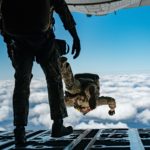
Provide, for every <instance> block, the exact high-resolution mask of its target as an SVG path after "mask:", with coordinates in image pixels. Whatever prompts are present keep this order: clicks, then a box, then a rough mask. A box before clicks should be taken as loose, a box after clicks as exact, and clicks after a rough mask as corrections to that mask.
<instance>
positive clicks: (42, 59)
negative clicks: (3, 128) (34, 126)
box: [2, 0, 75, 126]
mask: <svg viewBox="0 0 150 150" xmlns="http://www.w3.org/2000/svg"><path fill="white" fill-rule="evenodd" d="M5 2H9V3H8V4H9V5H8V4H7V5H5ZM26 2H27V3H26ZM38 2H39V3H41V4H42V5H41V6H43V3H44V4H45V9H46V10H47V11H48V12H49V10H50V15H47V14H46V12H47V11H46V10H43V12H41V14H39V9H41V6H40V5H39V6H37V7H35V8H33V7H32V6H34V5H36V0H32V1H31V3H34V5H33V4H31V6H30V5H27V4H28V3H29V2H28V0H27V1H24V3H23V4H22V1H20V0H13V1H8V0H5V1H4V4H3V7H2V11H3V16H4V31H5V32H6V34H8V35H9V36H10V37H11V40H12V41H11V42H13V44H14V47H13V59H12V58H11V60H12V63H13V66H14V68H15V88H14V94H13V110H14V125H15V126H26V125H27V120H28V111H29V95H30V88H29V86H30V82H31V78H32V73H31V72H32V66H33V62H34V60H36V61H37V62H38V63H39V64H40V66H41V68H42V70H43V72H44V74H45V76H46V81H47V88H48V96H49V104H50V111H51V119H53V120H56V119H60V118H64V117H66V116H67V111H66V106H65V103H64V94H63V86H62V78H61V72H60V68H59V65H58V64H59V63H58V57H59V53H58V51H57V49H56V46H55V44H56V43H55V36H54V33H53V29H52V27H53V18H52V16H53V11H54V10H55V11H56V12H57V13H58V14H59V16H60V18H61V20H62V21H63V23H64V27H65V29H67V30H69V29H71V28H74V26H75V21H74V19H73V17H72V15H71V14H70V12H69V10H68V7H67V5H66V3H65V2H64V1H63V0H57V1H55V0H51V1H50V2H51V5H50V6H49V5H47V3H48V2H49V1H48V0H38ZM14 3H16V4H17V3H20V6H22V5H26V9H27V11H26V13H27V16H28V18H26V17H27V16H26V17H24V15H25V14H21V9H22V8H18V7H15V5H14ZM12 6H14V7H13V9H14V10H13V11H11V10H12V9H11V8H12ZM23 8H25V7H24V6H23ZM62 8H63V9H62ZM17 10H18V11H20V14H17V13H16V12H15V11H17ZM29 12H30V13H31V12H32V13H31V14H29ZM34 15H35V16H34ZM7 16H11V18H9V19H7V18H8V17H7ZM36 16H38V17H41V19H39V18H38V17H37V18H36ZM42 16H48V17H50V18H42ZM39 20H40V21H43V22H45V20H48V22H47V26H45V27H43V26H42V25H43V22H39V23H38V21H39ZM15 21H16V22H15ZM36 25H39V26H36ZM40 25H41V26H40ZM35 27H36V28H35ZM41 27H43V28H41ZM11 57H12V56H11Z"/></svg>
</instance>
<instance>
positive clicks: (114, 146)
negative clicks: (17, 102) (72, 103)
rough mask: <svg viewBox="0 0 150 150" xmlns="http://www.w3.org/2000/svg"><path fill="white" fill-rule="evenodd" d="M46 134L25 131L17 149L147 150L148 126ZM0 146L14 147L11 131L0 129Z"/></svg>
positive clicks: (47, 132) (148, 149)
mask: <svg viewBox="0 0 150 150" xmlns="http://www.w3.org/2000/svg"><path fill="white" fill-rule="evenodd" d="M50 134H51V133H50V131H49V130H38V131H27V146H26V147H24V148H21V149H53V150H55V149H56V150H59V149H60V150H63V149H64V150H79V149H83V150H84V149H85V150H88V149H91V150H99V149H101V150H120V149H122V150H150V129H87V130H74V132H73V133H72V134H71V135H69V136H65V137H61V138H52V137H51V136H50ZM0 149H4V150H6V149H17V148H15V145H14V137H13V132H4V131H0ZM19 149H20V148H19Z"/></svg>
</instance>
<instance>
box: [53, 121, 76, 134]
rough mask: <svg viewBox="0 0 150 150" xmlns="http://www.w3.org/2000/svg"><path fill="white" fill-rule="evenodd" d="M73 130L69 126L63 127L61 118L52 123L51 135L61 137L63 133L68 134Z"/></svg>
mask: <svg viewBox="0 0 150 150" xmlns="http://www.w3.org/2000/svg"><path fill="white" fill-rule="evenodd" d="M72 132H73V128H72V127H71V126H68V127H65V126H63V120H62V119H58V120H54V123H53V125H52V134H51V136H52V137H62V136H65V135H69V134H71V133H72Z"/></svg>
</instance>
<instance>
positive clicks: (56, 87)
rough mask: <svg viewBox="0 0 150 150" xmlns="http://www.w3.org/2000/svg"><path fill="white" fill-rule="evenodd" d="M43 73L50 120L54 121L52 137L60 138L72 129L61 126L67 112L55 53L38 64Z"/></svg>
mask: <svg viewBox="0 0 150 150" xmlns="http://www.w3.org/2000/svg"><path fill="white" fill-rule="evenodd" d="M40 65H41V67H42V69H43V71H44V74H45V76H46V81H47V87H48V96H49V104H50V111H51V119H52V120H54V123H53V126H52V136H53V137H60V136H64V135H68V134H70V133H72V127H67V128H66V127H64V126H63V118H65V117H67V110H66V106H65V102H64V93H63V84H62V78H61V73H60V66H59V59H58V54H57V51H54V53H53V54H52V57H51V58H50V59H49V60H48V61H45V62H40Z"/></svg>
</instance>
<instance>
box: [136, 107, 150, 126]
mask: <svg viewBox="0 0 150 150" xmlns="http://www.w3.org/2000/svg"><path fill="white" fill-rule="evenodd" d="M137 119H138V120H139V121H141V122H143V123H144V124H149V123H150V110H148V109H146V110H144V111H142V112H141V113H140V114H138V115H137Z"/></svg>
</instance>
